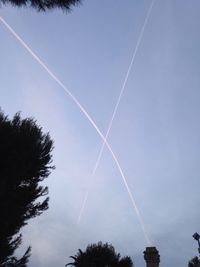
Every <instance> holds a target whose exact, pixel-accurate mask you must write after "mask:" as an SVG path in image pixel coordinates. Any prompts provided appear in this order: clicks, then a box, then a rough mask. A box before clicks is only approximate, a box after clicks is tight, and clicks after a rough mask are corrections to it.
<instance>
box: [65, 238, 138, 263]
mask: <svg viewBox="0 0 200 267" xmlns="http://www.w3.org/2000/svg"><path fill="white" fill-rule="evenodd" d="M71 258H72V259H73V260H74V262H72V263H68V264H66V266H67V265H71V266H75V267H132V266H133V262H132V260H131V258H130V257H124V258H120V254H119V253H116V252H115V249H114V247H113V246H112V245H109V244H107V243H106V244H102V242H99V243H98V244H91V245H89V246H87V248H86V251H85V252H83V251H82V250H80V249H79V250H78V253H77V254H76V255H75V256H71Z"/></svg>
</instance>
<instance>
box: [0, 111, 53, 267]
mask: <svg viewBox="0 0 200 267" xmlns="http://www.w3.org/2000/svg"><path fill="white" fill-rule="evenodd" d="M52 148H53V142H52V140H51V139H50V136H49V134H43V133H42V128H41V127H39V126H38V125H37V124H36V122H35V121H34V120H33V119H31V118H27V119H21V117H20V114H19V113H17V114H16V115H15V116H14V117H13V119H12V120H9V119H8V117H6V116H5V115H4V114H3V112H0V266H20V267H23V266H26V262H27V260H28V257H29V255H30V248H28V250H27V252H26V253H25V255H24V256H23V257H22V258H21V260H17V259H16V258H15V257H13V254H14V252H15V250H16V249H17V248H18V247H19V245H20V244H21V242H22V236H21V234H19V231H20V229H21V227H22V226H24V225H26V224H27V221H28V220H29V219H31V218H34V217H36V216H38V215H40V214H41V213H42V212H43V211H45V210H46V209H47V208H48V200H49V198H48V197H45V198H43V197H44V196H46V195H47V194H48V188H47V187H46V186H45V187H44V186H41V185H40V182H41V181H43V180H44V179H45V178H47V177H48V176H49V174H50V171H51V169H53V168H54V167H53V166H51V165H50V164H51V162H52V159H51V158H52V156H51V151H52ZM38 198H39V200H38ZM8 263H9V264H8Z"/></svg>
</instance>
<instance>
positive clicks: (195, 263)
mask: <svg viewBox="0 0 200 267" xmlns="http://www.w3.org/2000/svg"><path fill="white" fill-rule="evenodd" d="M188 267H200V260H199V258H198V257H194V258H192V259H191V260H190V261H189V262H188Z"/></svg>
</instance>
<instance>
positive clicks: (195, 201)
mask: <svg viewBox="0 0 200 267" xmlns="http://www.w3.org/2000/svg"><path fill="white" fill-rule="evenodd" d="M150 3H151V1H149V0H140V1H139V0H126V1H119V0H110V1H106V0H102V1H97V0H85V1H83V4H82V5H81V6H79V7H76V8H74V9H73V11H72V12H71V13H70V14H65V13H63V12H62V11H59V10H54V11H51V12H47V13H45V14H44V13H37V12H36V11H34V10H31V9H23V8H21V9H18V8H12V7H9V6H7V7H5V6H2V7H1V9H0V16H2V17H3V18H4V19H5V20H6V21H7V22H8V23H9V24H10V25H11V26H12V27H13V28H14V29H15V30H16V32H17V33H18V34H19V35H20V36H21V37H22V38H23V39H24V41H25V42H26V43H27V44H28V45H30V46H31V48H32V49H33V51H34V52H35V53H36V54H37V55H38V56H39V57H40V58H41V59H42V60H43V61H44V62H45V64H47V66H48V67H49V68H50V69H51V70H52V71H53V72H54V73H55V74H56V75H57V77H59V79H60V80H61V81H62V82H63V83H64V84H65V85H66V86H67V88H68V89H69V90H70V91H71V92H72V93H73V94H74V95H75V96H76V97H77V98H78V99H79V101H80V102H81V104H82V105H83V106H84V107H85V108H86V110H87V111H88V113H89V114H90V115H91V116H92V118H93V119H94V120H95V122H96V123H97V125H98V127H99V128H100V129H101V131H102V132H103V133H105V132H106V129H107V127H108V123H109V120H110V118H111V116H112V112H113V109H114V106H115V103H116V101H117V97H118V95H119V92H120V89H121V87H122V84H123V81H124V78H125V74H126V72H127V69H128V65H129V63H130V60H131V56H132V53H133V51H134V48H135V45H136V43H137V39H138V36H139V33H140V30H141V27H142V25H143V22H144V19H145V16H146V13H147V10H148V8H149V6H150ZM199 11H200V2H199V1H198V0H191V1H186V0H157V1H156V2H155V5H154V7H153V10H152V13H151V16H150V18H149V21H148V24H147V27H146V29H145V32H144V36H143V39H142V42H141V44H140V47H139V49H138V53H137V56H136V58H135V62H134V65H133V68H132V71H131V73H130V76H129V79H128V82H127V84H126V88H125V92H124V95H123V97H122V99H121V103H120V105H119V109H118V112H117V114H116V117H115V120H114V122H113V126H112V129H111V132H110V135H109V143H110V145H111V146H112V148H113V151H114V152H115V153H116V155H117V157H118V159H119V161H120V164H121V166H122V167H123V170H124V173H125V175H126V178H127V181H128V183H129V186H130V189H131V191H132V193H133V195H134V197H135V200H136V202H137V204H138V208H139V210H140V212H141V215H142V217H143V220H144V223H145V226H146V229H147V232H148V234H149V236H150V239H151V240H152V243H153V245H156V246H157V248H158V249H159V250H160V254H161V265H162V266H163V267H168V266H171V265H172V264H173V265H176V266H177V267H179V266H180V267H181V266H185V265H187V261H188V260H189V259H190V258H191V257H192V256H194V255H195V254H196V244H195V243H194V241H193V240H192V234H193V233H194V232H195V231H199V221H200V216H199V214H198V208H199V204H200V197H199V185H200V181H199V171H200V170H199V166H200V164H199V163H200V162H199V158H200V157H199V156H200V155H199V154H200V152H199V142H200V141H199V140H200V127H199V114H200V113H199V112H200V106H199V100H200V90H199V85H200V75H199V69H200V53H199V47H200V37H199V26H200V17H199ZM0 38H1V42H0V48H1V49H0V57H1V63H0V88H1V89H0V100H1V102H0V106H1V108H2V109H3V110H4V112H5V113H6V114H9V116H13V114H14V113H15V112H17V111H19V110H20V111H21V112H22V116H23V117H27V116H33V117H34V118H35V119H37V121H38V123H39V124H40V125H41V126H42V127H43V129H44V131H49V132H50V135H51V137H52V138H53V139H54V142H55V149H54V152H53V158H54V164H55V165H56V170H55V171H53V172H52V175H51V176H50V177H49V179H47V181H46V184H47V185H48V186H49V191H50V208H49V210H48V211H47V212H45V213H44V214H43V215H42V216H40V217H39V218H36V219H34V220H32V221H31V222H30V223H29V225H28V226H26V227H24V229H23V236H24V244H23V246H24V247H25V246H27V245H29V244H31V245H32V257H31V261H30V266H33V267H36V266H37V267H40V266H41V267H46V266H48V267H49V266H50V267H51V266H52V267H53V266H55V265H56V266H64V264H66V263H67V262H68V261H69V258H68V257H69V256H70V255H73V254H75V253H76V251H77V250H78V248H82V249H84V248H85V247H86V245H87V244H89V243H93V242H97V241H99V240H102V241H103V242H110V243H112V244H113V245H114V246H115V247H116V249H117V250H118V251H119V252H120V253H121V254H122V255H130V256H131V257H132V258H133V261H134V263H135V266H144V264H145V263H144V261H143V255H142V252H143V250H144V249H145V246H146V241H145V239H144V236H143V233H142V230H141V226H140V224H139V222H138V219H137V216H136V213H135V211H134V210H133V207H132V205H131V202H130V199H129V197H128V195H127V191H126V189H125V187H124V184H123V182H122V179H121V177H120V174H119V172H118V170H117V168H116V165H115V163H114V161H113V159H112V157H111V155H110V153H109V151H108V150H107V149H105V150H104V153H103V156H102V159H101V162H100V165H99V168H98V170H97V172H96V175H95V177H94V181H93V184H92V189H91V191H90V193H89V198H88V202H87V204H86V208H85V210H84V213H83V216H82V220H81V222H80V224H79V225H77V218H78V214H79V212H80V209H81V204H82V202H83V199H84V195H85V192H86V190H87V188H88V185H89V180H90V177H91V172H92V169H93V167H94V164H95V161H96V158H97V156H98V151H99V149H100V147H101V144H102V140H101V139H100V138H99V136H98V134H97V133H96V132H95V130H94V128H93V127H92V126H91V124H90V123H89V122H88V120H87V119H86V118H85V117H84V115H83V114H82V113H81V112H80V110H79V109H78V108H77V106H76V105H75V104H74V103H73V101H72V100H71V99H70V98H69V97H68V96H67V94H66V93H65V92H64V91H63V89H62V88H60V87H59V85H58V84H57V83H56V82H55V81H54V80H53V79H52V78H51V77H49V75H48V74H47V73H46V72H45V71H44V70H43V69H42V68H41V66H40V65H39V64H38V63H37V62H36V61H35V60H34V59H33V58H32V57H31V56H30V54H29V53H27V51H26V50H25V49H24V48H23V47H22V46H21V45H20V43H19V42H18V41H17V40H16V39H15V38H14V37H13V36H12V35H11V34H10V32H9V31H8V30H7V29H6V28H5V27H4V26H3V24H2V23H1V25H0ZM23 246H22V248H21V249H20V250H19V251H18V253H19V254H20V253H22V251H23V250H24V247H23Z"/></svg>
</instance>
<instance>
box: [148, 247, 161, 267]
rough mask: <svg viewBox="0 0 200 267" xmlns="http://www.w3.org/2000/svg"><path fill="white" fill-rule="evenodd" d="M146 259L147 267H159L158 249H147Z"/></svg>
mask: <svg viewBox="0 0 200 267" xmlns="http://www.w3.org/2000/svg"><path fill="white" fill-rule="evenodd" d="M144 259H145V261H146V264H147V267H158V266H159V263H160V255H159V252H158V250H157V249H156V247H146V250H145V251H144Z"/></svg>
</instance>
